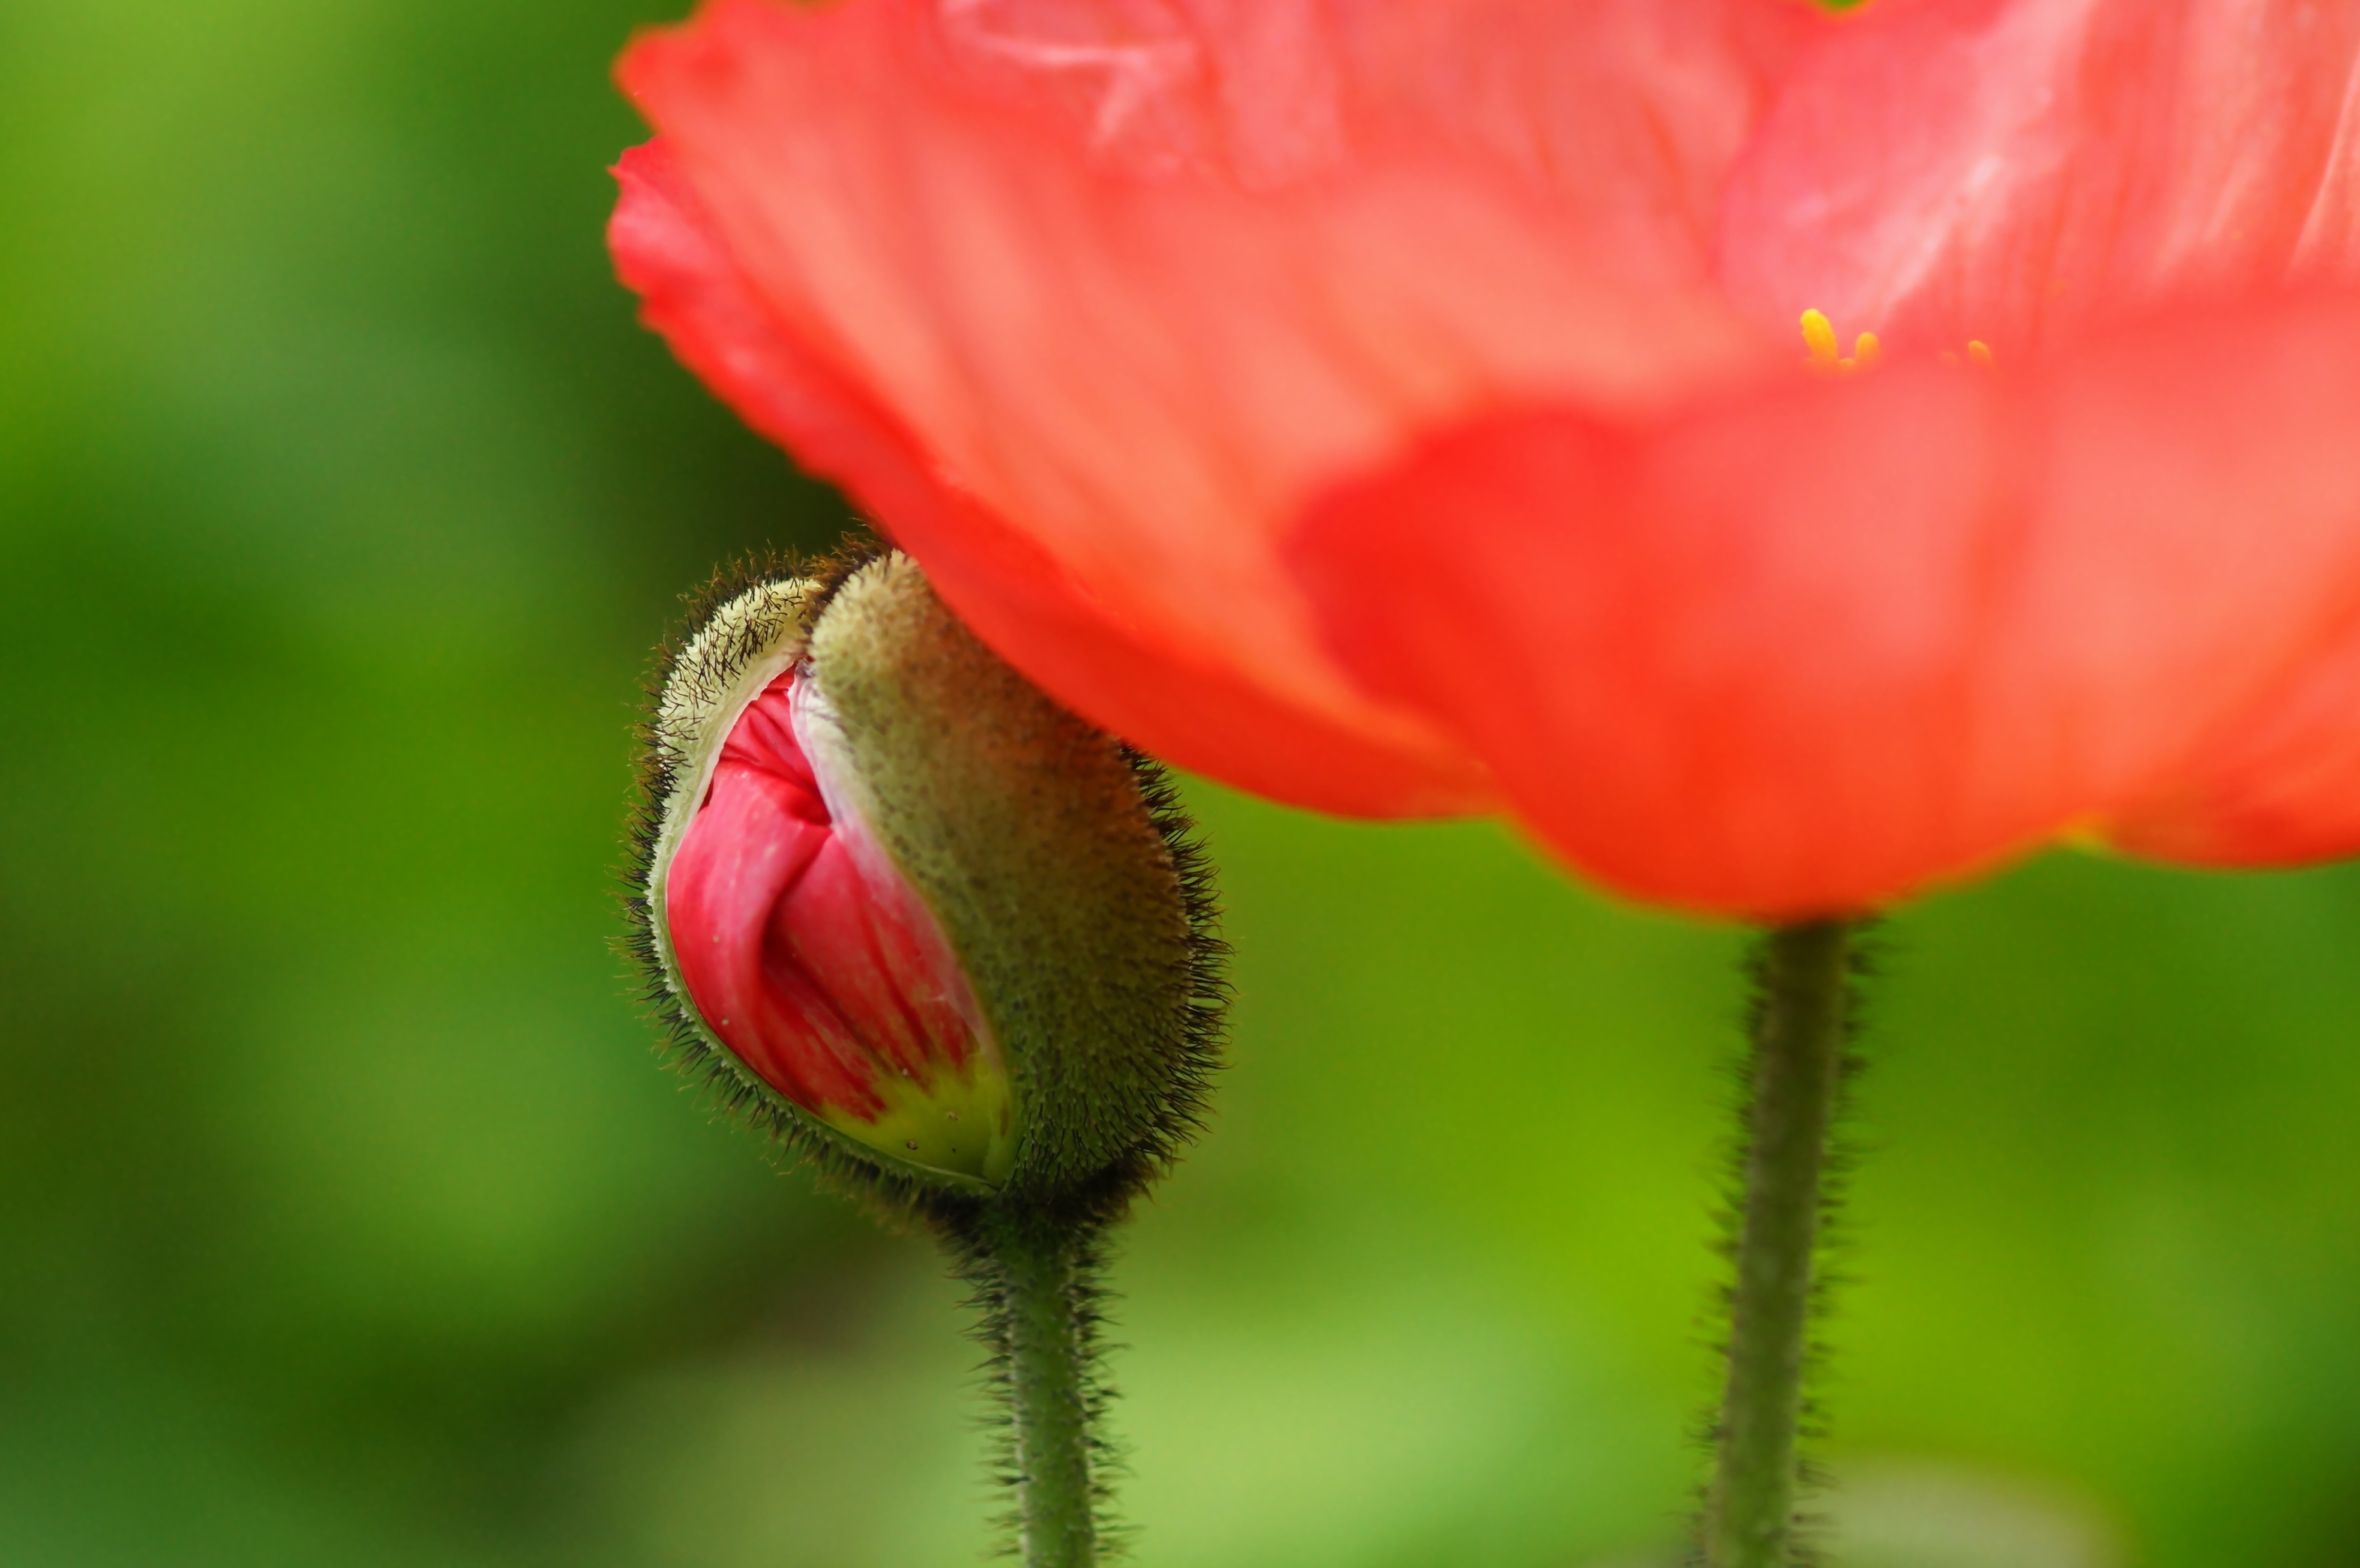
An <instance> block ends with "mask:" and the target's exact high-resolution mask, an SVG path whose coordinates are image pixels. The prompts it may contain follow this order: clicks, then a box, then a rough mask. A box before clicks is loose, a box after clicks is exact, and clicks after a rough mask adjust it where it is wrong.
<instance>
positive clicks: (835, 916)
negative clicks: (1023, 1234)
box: [632, 549, 1221, 1209]
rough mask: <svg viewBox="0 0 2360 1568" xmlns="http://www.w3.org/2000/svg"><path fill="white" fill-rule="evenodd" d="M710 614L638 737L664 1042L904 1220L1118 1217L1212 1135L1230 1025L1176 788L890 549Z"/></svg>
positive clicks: (724, 587) (782, 578) (644, 921)
mask: <svg viewBox="0 0 2360 1568" xmlns="http://www.w3.org/2000/svg"><path fill="white" fill-rule="evenodd" d="M707 604H708V605H709V606H710V607H709V609H708V610H707V611H706V612H705V614H703V615H701V616H700V617H699V623H698V624H697V625H696V626H695V627H694V630H693V631H692V633H691V634H690V635H689V637H687V639H686V640H685V642H684V643H683V645H682V646H681V647H680V648H678V649H677V651H676V653H675V654H674V655H673V657H672V660H671V664H670V668H669V670H668V672H667V674H666V678H665V680H664V682H663V686H662V690H661V695H660V697H659V700H658V702H657V706H656V710H655V713H654V717H653V720H652V723H651V724H650V735H649V739H650V748H649V749H650V766H649V775H648V779H647V784H648V792H647V800H646V804H645V810H644V812H643V816H642V823H641V828H642V832H641V835H640V847H641V850H642V856H641V862H640V866H639V873H638V875H637V877H635V882H636V886H635V887H634V890H633V891H634V895H635V896H634V898H633V900H632V911H633V914H634V917H635V920H636V922H637V925H638V928H639V929H638V935H639V952H640V956H641V958H642V960H643V961H644V962H645V964H646V965H647V967H648V971H649V978H650V993H651V996H653V998H654V1000H655V1001H656V1002H657V1004H658V1006H659V1007H660V1009H661V1010H662V1012H663V1013H664V1014H665V1016H666V1018H667V1021H668V1022H669V1023H670V1025H671V1028H672V1036H673V1039H674V1040H675V1042H676V1043H677V1044H678V1045H680V1046H681V1047H682V1048H683V1051H684V1052H685V1054H686V1055H687V1057H688V1058H689V1059H690V1060H692V1061H694V1062H701V1063H703V1064H704V1065H705V1066H706V1068H707V1069H708V1071H709V1072H710V1074H711V1076H712V1078H713V1080H714V1081H715V1082H716V1083H717V1084H718V1085H719V1086H720V1087H721V1088H722V1090H723V1092H724V1094H725V1096H726V1097H727V1099H729V1100H730V1101H731V1102H732V1103H733V1104H737V1105H744V1106H748V1107H751V1108H753V1109H754V1110H755V1113H756V1115H757V1116H758V1118H759V1119H760V1120H762V1121H763V1122H765V1123H766V1124H767V1125H768V1126H770V1127H772V1128H773V1129H775V1130H776V1131H778V1132H779V1133H781V1135H782V1136H783V1137H784V1138H786V1140H787V1141H788V1142H789V1143H790V1144H791V1145H792V1146H794V1147H795V1148H796V1149H799V1150H800V1151H802V1152H803V1153H806V1154H809V1155H812V1156H814V1158H816V1159H817V1160H818V1161H819V1162H820V1163H821V1164H822V1166H823V1167H824V1168H825V1169H826V1170H829V1171H832V1172H834V1173H836V1175H838V1176H839V1177H844V1178H848V1179H850V1180H851V1181H853V1182H854V1183H855V1184H857V1185H860V1186H863V1187H865V1188H867V1189H869V1190H870V1191H872V1192H879V1193H880V1194H882V1195H884V1196H887V1197H889V1198H890V1199H894V1200H897V1201H899V1202H901V1203H907V1204H912V1205H914V1206H917V1207H920V1208H927V1207H936V1208H939V1205H940V1204H941V1203H944V1202H953V1203H956V1201H957V1200H958V1199H959V1198H960V1197H961V1196H962V1195H963V1196H965V1197H966V1198H968V1199H984V1198H989V1197H991V1196H993V1195H995V1194H999V1193H1003V1192H1008V1193H1021V1194H1022V1195H1023V1196H1024V1197H1025V1199H1026V1201H1027V1202H1028V1203H1029V1202H1037V1201H1041V1200H1048V1201H1051V1202H1053V1203H1060V1204H1063V1203H1066V1202H1068V1201H1073V1200H1079V1201H1080V1202H1081V1203H1082V1204H1083V1206H1084V1207H1085V1208H1086V1209H1087V1208H1092V1207H1097V1208H1107V1209H1110V1208H1112V1207H1119V1206H1120V1203H1121V1201H1122V1200H1123V1199H1125V1198H1127V1197H1128V1196H1129V1195H1130V1193H1131V1192H1132V1191H1133V1190H1134V1189H1135V1188H1136V1187H1137V1186H1138V1185H1139V1184H1140V1183H1141V1182H1142V1181H1144V1180H1145V1179H1146V1178H1147V1177H1148V1176H1150V1175H1151V1174H1153V1172H1154V1171H1156V1170H1157V1169H1159V1168H1160V1167H1161V1166H1162V1165H1163V1164H1164V1162H1166V1161H1167V1160H1169V1159H1170V1158H1171V1156H1172V1154H1173V1153H1174V1152H1175V1149H1176V1147H1177V1145H1178V1143H1179V1141H1180V1140H1181V1139H1183V1138H1185V1136H1186V1135H1187V1133H1188V1131H1189V1130H1190V1128H1191V1127H1193V1126H1194V1124H1195V1120H1196V1115H1197V1111H1198V1108H1199V1105H1200V1102H1201V1098H1202V1094H1203V1090H1204V1080H1205V1076H1206V1073H1207V1071H1208V1070H1209V1068H1210V1066H1211V1065H1212V1062H1213V1057H1214V1051H1215V1037H1216V1033H1217V1029H1218V1014H1219V1006H1220V999H1221V984H1220V980H1219V976H1218V959H1219V954H1220V946H1219V943H1218V941H1216V940H1215V939H1214V938H1213V937H1212V935H1211V934H1210V929H1209V928H1210V924H1211V921H1212V919H1213V911H1212V905H1211V898H1210V894H1209V889H1208V887H1207V877H1206V874H1205V872H1204V870H1203V868H1202V864H1201V861H1200V860H1199V858H1198V856H1197V854H1196V849H1195V847H1194V845H1193V844H1191V843H1190V842H1189V841H1188V839H1187V837H1186V829H1187V824H1186V822H1185V820H1184V819H1183V818H1181V816H1180V815H1179V813H1178V811H1176V809H1175V805H1174V803H1173V801H1172V799H1171V796H1170V794H1169V792H1168V790H1167V789H1165V787H1164V783H1163V781H1162V778H1161V775H1160V773H1159V772H1158V771H1157V770H1156V769H1155V768H1154V767H1153V764H1151V763H1148V762H1146V761H1145V760H1144V759H1142V758H1141V757H1137V756H1136V755H1135V754H1132V753H1131V752H1129V751H1128V750H1126V749H1125V748H1124V747H1123V746H1121V745H1120V743H1118V742H1116V741H1115V740H1114V739H1112V738H1111V737H1110V736H1109V735H1105V734H1104V733H1103V732H1101V731H1098V730H1097V729H1094V728H1092V727H1091V726H1089V725H1088V724H1084V723H1083V722H1082V721H1081V720H1079V719H1077V718H1076V717H1074V716H1073V715H1072V714H1070V713H1065V711H1064V710H1062V709H1060V708H1058V707H1057V706H1056V705H1055V704H1054V703H1053V702H1050V701H1049V699H1048V698H1046V697H1045V696H1043V695H1042V693H1041V692H1040V691H1038V690H1036V689H1035V688H1034V687H1033V686H1032V684H1031V683H1030V682H1028V681H1025V680H1024V678H1023V677H1022V676H1021V675H1019V674H1017V673H1016V672H1015V671H1014V670H1011V669H1010V668H1009V667H1008V666H1007V665H1005V664H1003V663H1001V662H1000V659H998V657H997V656H995V655H994V654H992V653H991V652H990V651H989V649H987V648H984V647H983V645H982V644H980V643H979V642H978V641H976V639H975V638H974V637H972V636H971V635H969V634H968V633H967V630H966V628H965V627H963V626H960V625H959V623H958V622H957V621H956V619H955V618H954V617H953V616H952V615H950V613H949V612H948V611H947V610H946V609H945V608H944V606H943V605H942V604H941V603H940V601H938V600H937V599H936V598H935V597H934V592H933V590H932V589H931V588H930V587H929V586H928V584H927V583H926V580H925V578H924V576H923V573H922V572H920V571H919V569H918V567H917V565H916V564H915V563H914V562H913V561H910V560H909V559H908V558H907V557H905V556H902V555H901V554H899V553H898V552H893V551H877V550H873V549H872V550H861V551H858V552H855V553H852V554H850V555H848V556H847V557H845V558H842V559H839V560H838V561H834V562H831V563H829V564H828V565H827V566H825V567H824V568H822V569H821V570H819V571H817V572H814V573H813V574H812V575H809V576H797V575H794V574H792V573H791V572H777V571H771V572H761V573H759V574H753V575H749V576H744V577H741V578H739V579H737V580H734V581H728V582H725V583H720V584H717V585H716V591H715V592H714V593H711V594H710V595H708V598H707Z"/></svg>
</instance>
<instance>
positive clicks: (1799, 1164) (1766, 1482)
mask: <svg viewBox="0 0 2360 1568" xmlns="http://www.w3.org/2000/svg"><path fill="white" fill-rule="evenodd" d="M1759 962H1760V968H1761V986H1762V991H1761V996H1760V998H1759V1003H1758V1008H1757V1011H1756V1014H1755V1018H1754V1040H1753V1047H1754V1050H1753V1061H1752V1064H1751V1065H1752V1073H1751V1076H1752V1084H1751V1090H1752V1093H1751V1096H1750V1102H1751V1103H1750V1105H1749V1107H1748V1112H1747V1118H1748V1125H1747V1127H1746V1144H1745V1168H1744V1169H1745V1175H1744V1181H1745V1194H1744V1206H1743V1215H1742V1219H1741V1225H1740V1229H1739V1232H1738V1236H1737V1247H1736V1254H1737V1286H1736V1290H1735V1293H1734V1295H1733V1296H1732V1299H1731V1303H1730V1334H1729V1388H1728V1392H1727V1394H1726V1395H1725V1396H1724V1398H1723V1399H1722V1401H1721V1421H1720V1440H1719V1454H1718V1462H1717V1465H1716V1468H1715V1473H1714V1475H1713V1483H1712V1493H1711V1498H1710V1504H1709V1506H1708V1508H1707V1511H1706V1516H1705V1562H1706V1563H1707V1564H1709V1568H1786V1564H1787V1563H1789V1562H1790V1560H1791V1557H1792V1552H1793V1544H1794V1543H1793V1540H1792V1537H1793V1533H1794V1516H1795V1491H1796V1452H1795V1430H1796V1425H1797V1422H1798V1421H1799V1420H1800V1419H1801V1415H1802V1403H1803V1364H1804V1358H1805V1355H1806V1352H1807V1345H1806V1339H1807V1335H1808V1331H1809V1321H1810V1314H1811V1272H1812V1257H1813V1253H1814V1250H1815V1248H1816V1247H1817V1246H1818V1242H1819V1213H1820V1204H1821V1202H1822V1196H1823V1195H1822V1192H1821V1176H1822V1172H1823V1168H1824V1166H1825V1164H1826V1160H1827V1149H1828V1128H1829V1124H1830V1120H1831V1119H1832V1117H1833V1115H1834V1108H1835V1101H1836V1093H1837V1086H1838V1083H1839V1082H1840V1080H1841V1077H1842V1073H1843V1060H1844V1051H1845V1040H1846V1033H1845V1028H1846V1026H1845V1018H1844V1013H1845V1008H1846V1006H1847V1003H1848V1002H1849V999H1850V996H1849V980H1850V975H1851V966H1852V927H1851V926H1850V925H1848V924H1847V923H1846V922H1843V921H1841V920H1819V921H1813V922H1811V923H1808V924H1804V925H1793V926H1786V927H1784V928H1782V929H1780V930H1777V931H1772V932H1771V933H1770V934H1769V935H1768V936H1767V937H1765V939H1764V941H1763V945H1762V951H1761V954H1760V960H1759Z"/></svg>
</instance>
